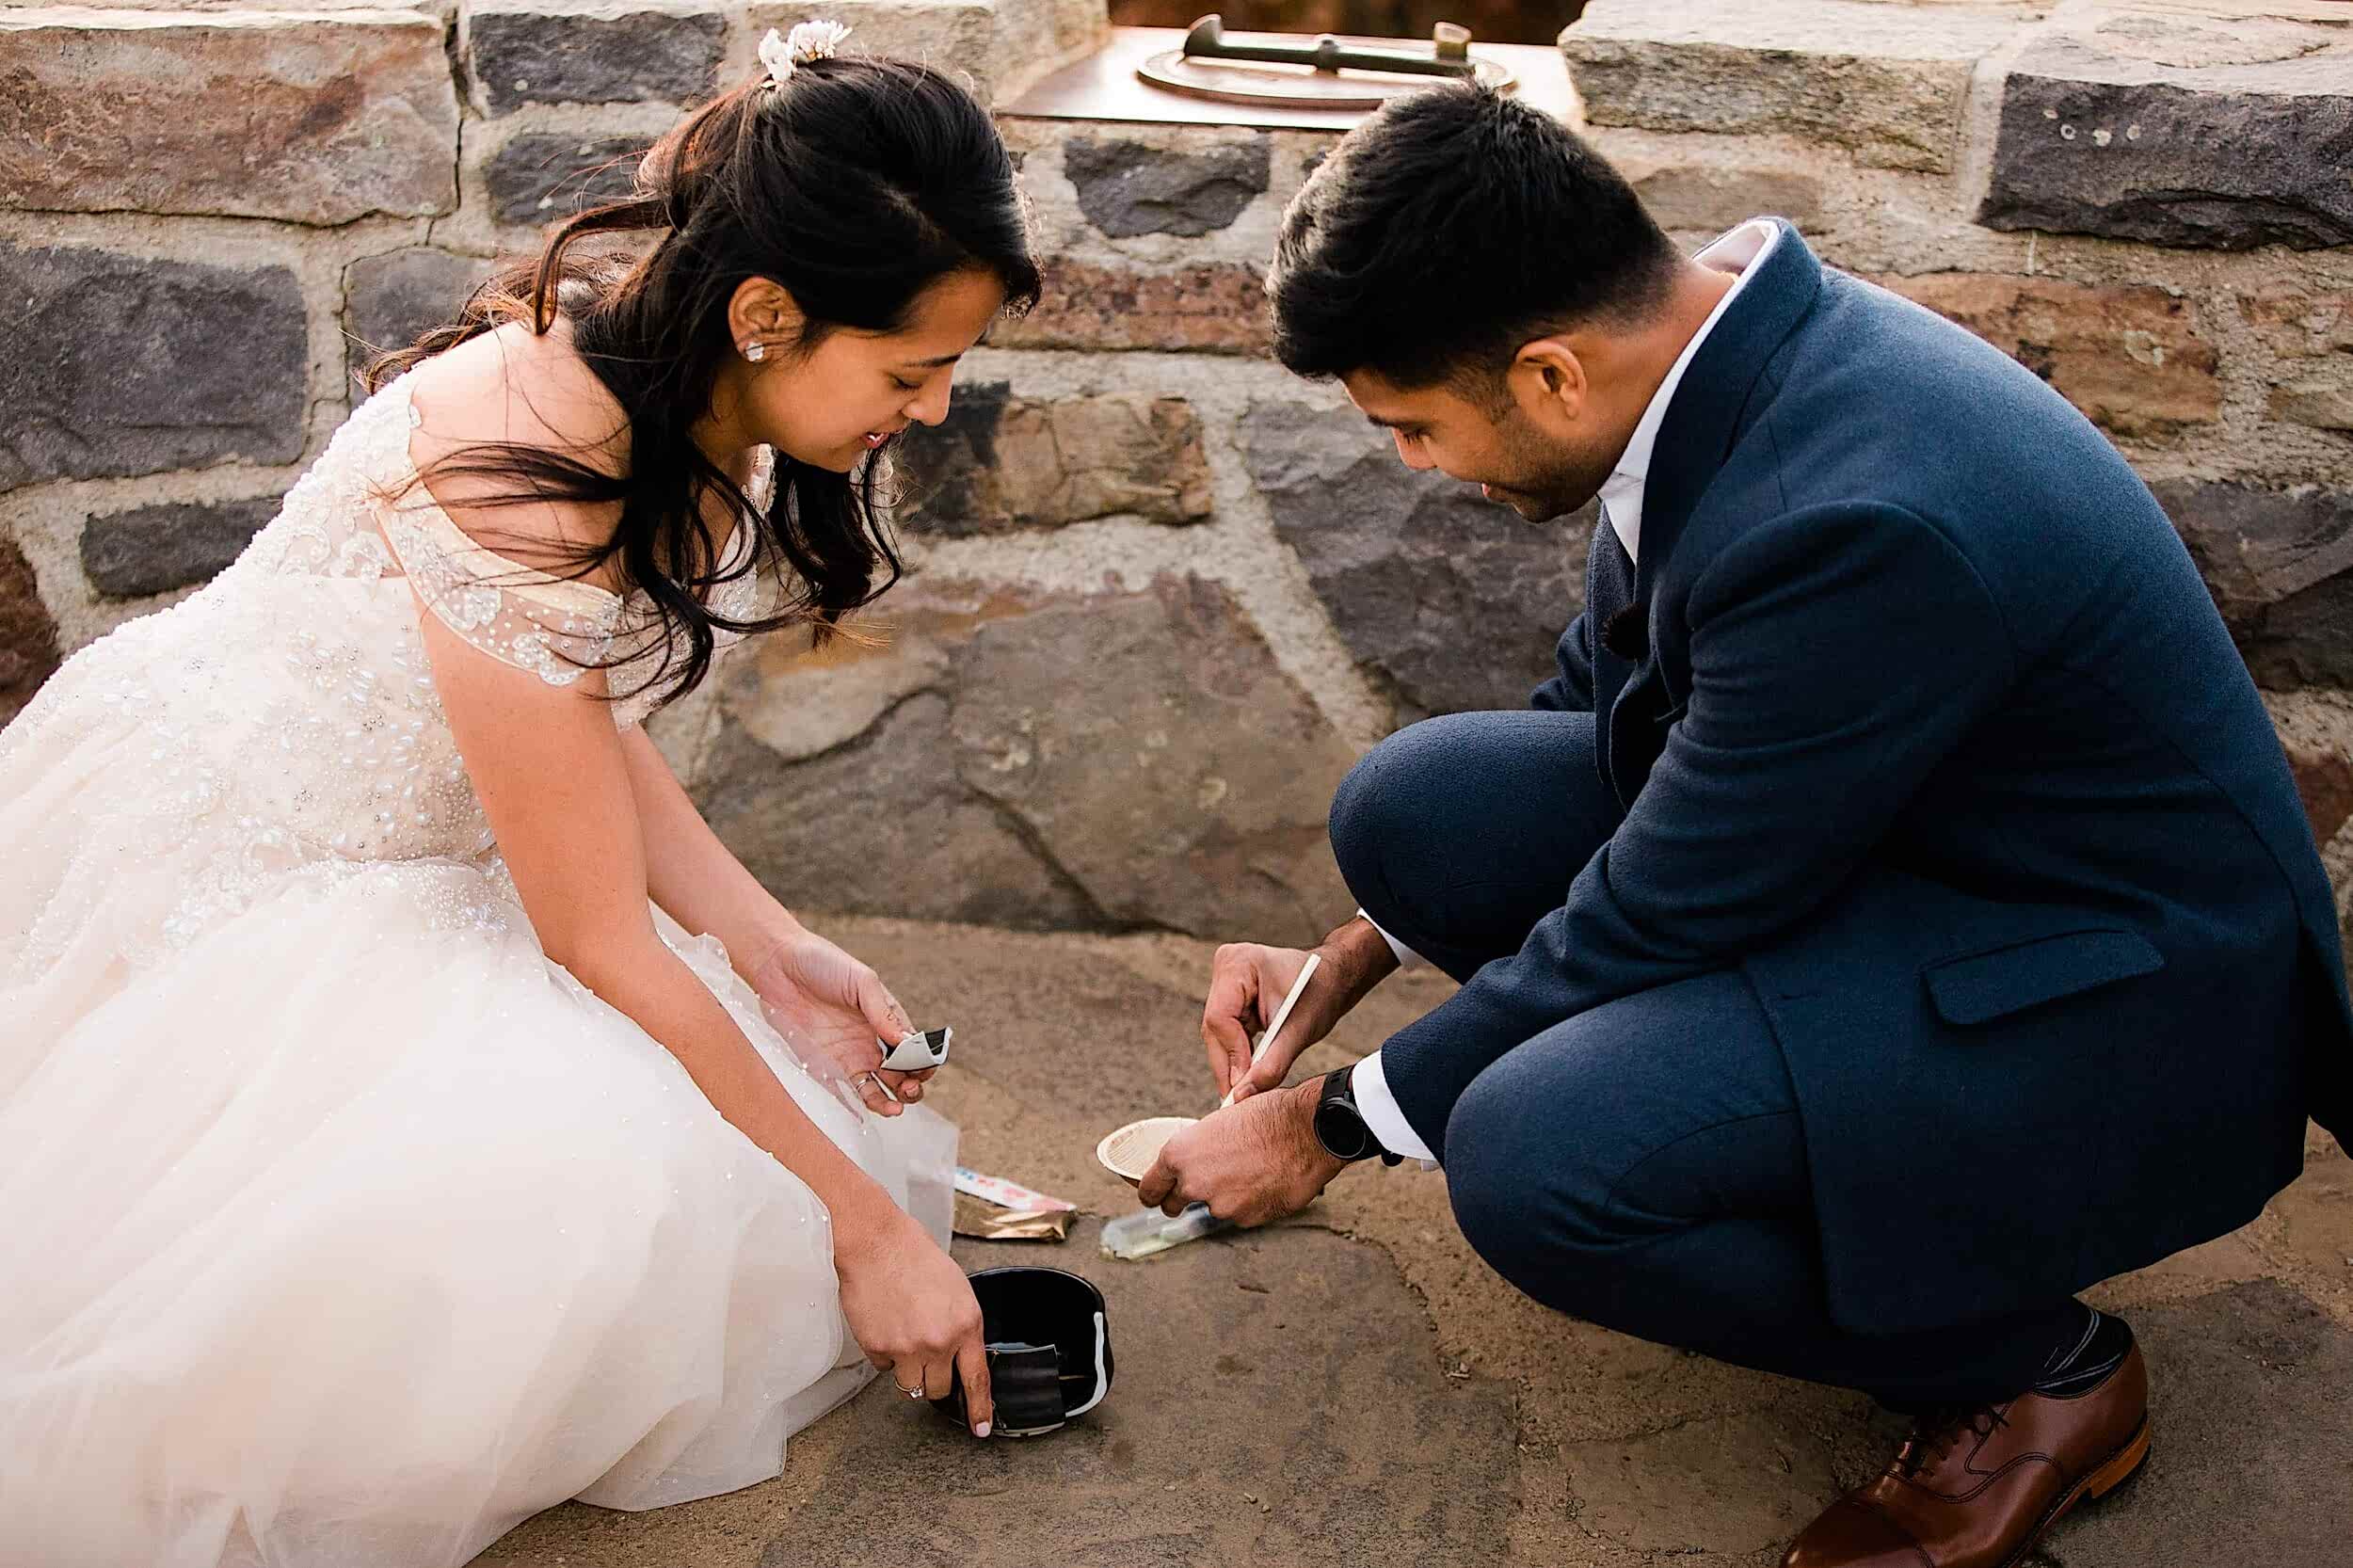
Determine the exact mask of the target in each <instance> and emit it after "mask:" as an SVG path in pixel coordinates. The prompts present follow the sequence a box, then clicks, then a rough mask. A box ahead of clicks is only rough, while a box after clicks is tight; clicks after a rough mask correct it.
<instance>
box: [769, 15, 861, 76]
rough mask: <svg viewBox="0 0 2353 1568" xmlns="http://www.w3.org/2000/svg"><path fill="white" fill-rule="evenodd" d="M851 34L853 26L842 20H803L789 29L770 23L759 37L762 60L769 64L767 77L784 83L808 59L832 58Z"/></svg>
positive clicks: (806, 62)
mask: <svg viewBox="0 0 2353 1568" xmlns="http://www.w3.org/2000/svg"><path fill="white" fill-rule="evenodd" d="M849 36H850V29H849V28H847V27H845V26H843V25H842V24H840V23H839V22H804V23H802V24H800V25H799V26H797V27H795V28H793V29H792V31H791V32H789V33H779V32H777V31H776V29H775V28H774V27H771V28H769V29H768V36H767V37H766V38H764V39H761V40H760V64H762V65H764V66H766V67H767V68H768V79H769V80H770V81H772V82H774V83H775V84H776V86H778V87H782V86H784V84H785V83H787V82H789V81H791V80H792V72H794V71H795V70H797V69H799V68H800V67H802V66H804V65H807V64H808V62H809V61H811V60H829V59H832V58H833V57H834V53H835V51H837V50H838V49H840V47H841V40H843V39H845V38H848V37H849Z"/></svg>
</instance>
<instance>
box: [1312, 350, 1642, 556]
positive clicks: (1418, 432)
mask: <svg viewBox="0 0 2353 1568" xmlns="http://www.w3.org/2000/svg"><path fill="white" fill-rule="evenodd" d="M1513 379H1516V378H1505V377H1497V379H1496V380H1495V382H1494V383H1493V385H1492V386H1468V385H1464V384H1458V383H1455V382H1450V381H1441V382H1439V383H1438V384H1437V385H1435V386H1431V387H1419V388H1414V389H1406V388H1402V387H1400V386H1398V385H1397V384H1396V383H1394V382H1392V381H1390V380H1388V379H1386V378H1385V377H1384V376H1381V375H1380V374H1379V373H1378V372H1376V371H1370V370H1357V371H1351V372H1349V373H1348V374H1347V375H1345V376H1341V377H1340V384H1341V385H1342V386H1343V387H1345V388H1347V389H1348V395H1349V397H1350V399H1351V400H1352V401H1353V402H1354V403H1355V405H1356V407H1357V408H1360V409H1362V410H1363V411H1364V414H1365V417H1366V418H1367V419H1369V420H1370V421H1371V422H1372V423H1373V424H1376V425H1378V426H1380V427H1381V428H1383V429H1385V430H1386V431H1387V432H1388V433H1389V435H1390V438H1391V439H1392V440H1395V441H1396V442H1397V455H1398V456H1399V457H1401V459H1403V461H1404V463H1405V466H1406V467H1407V468H1410V469H1417V470H1418V469H1436V470H1438V471H1439V472H1442V473H1444V474H1446V475H1448V476H1449V478H1454V479H1460V480H1462V481H1464V482H1465V483H1466V484H1474V485H1477V486H1478V487H1479V488H1480V490H1481V493H1482V494H1483V495H1485V496H1486V498H1487V499H1488V500H1490V501H1492V502H1495V503H1496V504H1498V505H1503V506H1509V507H1511V508H1512V510H1513V511H1515V512H1517V513H1518V514H1519V515H1520V516H1521V517H1523V518H1525V519H1527V520H1529V522H1544V521H1546V520H1549V519H1552V518H1558V517H1565V516H1567V515H1568V514H1569V513H1571V512H1574V511H1576V510H1577V508H1578V507H1579V506H1582V505H1584V504H1586V503H1587V502H1589V501H1591V500H1593V497H1594V496H1596V495H1598V494H1600V493H1601V483H1602V481H1603V480H1604V479H1607V478H1608V477H1609V469H1610V465H1611V463H1612V462H1613V461H1614V460H1615V451H1616V449H1615V448H1609V447H1608V446H1607V443H1606V442H1589V441H1585V440H1580V439H1579V432H1578V431H1577V428H1576V423H1575V422H1574V421H1571V422H1569V423H1568V424H1565V425H1564V424H1563V423H1562V421H1561V420H1560V419H1559V418H1558V417H1557V409H1554V408H1545V409H1544V410H1542V411H1541V413H1542V416H1543V417H1542V418H1541V422H1540V419H1539V418H1535V417H1531V416H1530V412H1529V409H1527V408H1523V407H1522V406H1521V402H1522V400H1521V398H1520V397H1519V396H1517V395H1515V392H1516V390H1517V389H1516V388H1515V387H1514V385H1513ZM1623 444H1624V443H1623V442H1621V443H1620V445H1621V446H1623ZM1596 447H1598V448H1599V450H1595V448H1596Z"/></svg>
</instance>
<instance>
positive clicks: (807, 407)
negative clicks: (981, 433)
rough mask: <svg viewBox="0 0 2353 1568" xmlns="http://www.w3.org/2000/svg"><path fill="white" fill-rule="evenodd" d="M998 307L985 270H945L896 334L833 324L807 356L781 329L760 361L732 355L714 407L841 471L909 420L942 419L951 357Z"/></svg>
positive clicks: (754, 432) (786, 449) (744, 427)
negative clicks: (791, 346)
mask: <svg viewBox="0 0 2353 1568" xmlns="http://www.w3.org/2000/svg"><path fill="white" fill-rule="evenodd" d="M779 292H781V291H779ZM1004 304H1005V291H1004V286H1003V285H1002V284H1000V282H999V281H998V280H997V279H996V277H995V276H994V275H993V274H991V273H986V272H981V271H977V270H975V271H964V272H952V273H950V274H949V275H948V276H946V277H945V278H942V279H941V280H939V281H937V282H936V283H934V284H932V285H931V287H929V288H927V289H925V290H924V291H923V293H922V294H921V295H920V296H917V298H916V302H915V308H914V309H913V310H912V311H911V312H908V316H907V321H906V324H905V325H904V327H902V328H899V329H898V330H896V331H892V332H862V331H858V330H856V329H854V328H838V329H836V330H835V331H832V332H829V333H827V334H826V335H825V337H824V340H823V341H821V342H820V343H819V344H817V346H816V347H815V348H814V349H812V350H810V351H809V352H808V354H807V355H794V354H792V353H791V352H790V351H789V349H788V347H787V344H789V343H790V341H791V337H790V334H789V333H787V332H781V331H779V332H777V333H776V341H775V342H773V343H772V344H770V345H769V346H768V348H767V350H766V352H765V354H764V355H763V357H762V358H761V359H760V360H757V361H755V360H745V359H744V358H742V357H740V356H739V357H738V358H737V360H735V362H734V364H733V366H732V367H731V370H730V373H729V375H728V376H722V378H721V392H720V398H719V400H718V407H717V408H714V412H716V413H719V414H720V416H721V418H722V419H723V420H726V422H727V423H728V424H730V425H732V426H734V429H735V433H736V434H738V435H740V436H742V437H743V438H744V439H745V440H746V441H747V442H749V443H755V444H765V445H769V446H773V447H775V448H776V450H777V451H779V452H781V453H783V454H784V455H785V456H788V457H791V458H792V460H793V461H795V462H801V463H808V464H810V465H812V466H814V467H817V468H824V469H831V470H833V471H834V472H837V473H846V472H849V471H850V470H851V469H853V468H855V467H856V466H857V464H858V462H859V460H860V459H862V458H864V457H866V456H868V455H870V454H872V452H874V451H875V450H876V449H877V448H879V447H881V446H882V445H883V443H884V442H886V441H888V440H890V438H892V437H893V436H896V435H897V434H898V433H899V432H900V431H902V430H904V429H905V428H906V427H907V426H908V425H909V424H915V423H917V422H918V421H920V422H921V423H922V424H938V423H939V422H940V421H941V420H943V419H946V418H947V417H948V392H949V381H950V378H951V377H952V376H953V375H954V373H955V367H956V361H957V360H961V359H962V358H963V357H964V356H965V354H966V353H967V352H968V350H969V349H970V348H971V347H972V345H973V344H976V343H978V342H979V341H980V338H981V334H982V333H983V332H984V331H986V330H987V329H988V324H989V323H990V322H992V321H994V320H995V319H996V318H997V313H998V312H1000V311H1001V310H1003V309H1004ZM747 337H756V338H762V339H763V341H764V337H765V335H764V334H763V333H761V332H760V331H759V330H758V328H754V329H753V330H752V331H751V332H749V333H746V332H742V331H739V332H738V334H737V343H738V344H739V345H740V344H742V343H744V341H746V338H747ZM730 379H732V380H733V381H734V382H735V383H736V385H735V386H734V387H733V388H729V387H728V385H727V383H728V381H729V380H730ZM730 392H731V393H732V396H731V397H730V395H729V394H730ZM730 402H732V404H733V405H734V406H733V408H728V403H730ZM729 415H732V417H731V418H730V417H728V416H729Z"/></svg>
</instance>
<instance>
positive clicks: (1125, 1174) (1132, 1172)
mask: <svg viewBox="0 0 2353 1568" xmlns="http://www.w3.org/2000/svg"><path fill="white" fill-rule="evenodd" d="M1198 1120H1200V1118H1199V1117H1197V1116H1146V1117H1145V1118H1144V1120H1142V1121H1140V1122H1129V1123H1128V1125H1127V1126H1126V1127H1123V1128H1118V1129H1117V1130H1115V1131H1113V1132H1112V1133H1111V1134H1109V1135H1108V1136H1107V1137H1105V1138H1104V1140H1103V1141H1102V1142H1101V1143H1099V1144H1096V1145H1095V1158H1096V1160H1101V1161H1102V1164H1103V1169H1105V1170H1107V1171H1109V1172H1111V1174H1112V1175H1113V1176H1117V1177H1118V1178H1119V1179H1120V1180H1122V1181H1124V1182H1126V1183H1127V1184H1128V1186H1130V1187H1133V1186H1134V1185H1136V1183H1138V1182H1140V1181H1142V1180H1143V1179H1144V1172H1146V1171H1148V1170H1150V1169H1151V1168H1152V1162H1153V1161H1154V1160H1158V1159H1159V1158H1160V1146H1161V1145H1162V1144H1166V1143H1167V1142H1168V1141H1169V1140H1170V1139H1171V1138H1174V1137H1176V1136H1177V1134H1178V1133H1179V1132H1182V1131H1183V1130H1184V1129H1185V1128H1189V1127H1191V1126H1193V1123H1194V1122H1196V1121H1198Z"/></svg>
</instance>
